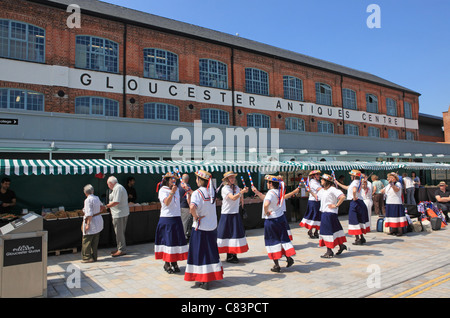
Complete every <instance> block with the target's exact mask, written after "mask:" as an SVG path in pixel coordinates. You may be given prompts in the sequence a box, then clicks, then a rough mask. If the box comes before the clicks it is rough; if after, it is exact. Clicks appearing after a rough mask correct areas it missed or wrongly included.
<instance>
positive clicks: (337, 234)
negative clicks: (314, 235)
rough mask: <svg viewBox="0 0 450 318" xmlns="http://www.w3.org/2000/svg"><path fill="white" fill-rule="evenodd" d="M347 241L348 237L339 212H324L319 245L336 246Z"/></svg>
mask: <svg viewBox="0 0 450 318" xmlns="http://www.w3.org/2000/svg"><path fill="white" fill-rule="evenodd" d="M345 242H347V239H346V238H345V233H344V229H343V228H342V225H341V222H339V219H338V215H337V213H331V212H322V218H321V223H320V232H319V246H326V247H328V248H334V247H336V246H338V245H340V244H344V243H345Z"/></svg>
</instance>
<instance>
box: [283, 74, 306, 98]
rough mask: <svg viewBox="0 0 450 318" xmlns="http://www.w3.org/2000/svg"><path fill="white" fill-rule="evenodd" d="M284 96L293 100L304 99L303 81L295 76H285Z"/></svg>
mask: <svg viewBox="0 0 450 318" xmlns="http://www.w3.org/2000/svg"><path fill="white" fill-rule="evenodd" d="M283 88H284V98H285V99H291V100H299V101H302V100H303V82H302V80H301V79H299V78H296V77H293V76H283Z"/></svg>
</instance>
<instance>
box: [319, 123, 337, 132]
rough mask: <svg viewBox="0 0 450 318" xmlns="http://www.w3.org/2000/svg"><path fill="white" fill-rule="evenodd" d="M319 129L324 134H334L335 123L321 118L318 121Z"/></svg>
mask: <svg viewBox="0 0 450 318" xmlns="http://www.w3.org/2000/svg"><path fill="white" fill-rule="evenodd" d="M317 131H318V132H320V133H324V134H334V125H333V123H330V122H329V121H323V120H320V121H318V122H317Z"/></svg>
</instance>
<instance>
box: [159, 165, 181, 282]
mask: <svg viewBox="0 0 450 318" xmlns="http://www.w3.org/2000/svg"><path fill="white" fill-rule="evenodd" d="M176 179H178V177H177V176H176V175H174V174H173V173H166V174H165V175H164V176H163V179H162V181H161V182H160V183H159V184H158V188H160V189H159V192H158V198H159V201H160V202H161V215H160V218H159V221H158V225H157V227H156V238H155V258H156V259H162V260H163V261H164V262H165V263H164V270H165V271H166V272H167V273H169V274H172V273H178V272H180V269H179V267H178V263H177V262H178V261H184V260H186V259H187V256H188V245H187V242H186V237H185V234H184V230H183V223H182V222H181V209H180V193H179V190H178V187H177V185H176Z"/></svg>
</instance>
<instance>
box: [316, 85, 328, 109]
mask: <svg viewBox="0 0 450 318" xmlns="http://www.w3.org/2000/svg"><path fill="white" fill-rule="evenodd" d="M316 103H317V104H320V105H328V106H331V105H332V98H331V86H330V85H328V84H324V83H316Z"/></svg>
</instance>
